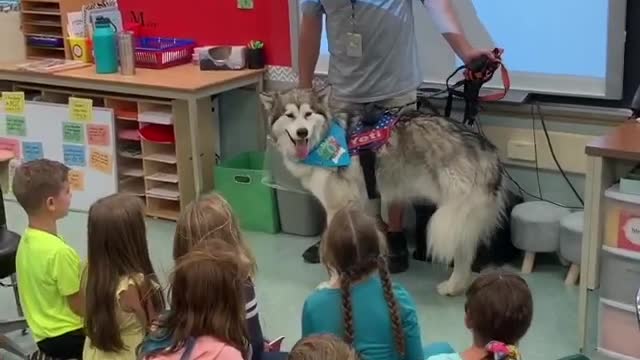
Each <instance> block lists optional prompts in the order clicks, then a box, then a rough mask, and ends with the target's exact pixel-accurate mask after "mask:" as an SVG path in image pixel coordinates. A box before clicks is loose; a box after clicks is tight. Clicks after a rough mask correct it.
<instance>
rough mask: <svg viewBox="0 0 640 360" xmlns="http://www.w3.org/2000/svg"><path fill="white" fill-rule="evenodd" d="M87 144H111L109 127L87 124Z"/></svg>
mask: <svg viewBox="0 0 640 360" xmlns="http://www.w3.org/2000/svg"><path fill="white" fill-rule="evenodd" d="M87 142H88V143H89V145H98V146H109V144H110V143H111V134H110V133H109V125H101V124H87Z"/></svg>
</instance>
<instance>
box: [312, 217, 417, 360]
mask: <svg viewBox="0 0 640 360" xmlns="http://www.w3.org/2000/svg"><path fill="white" fill-rule="evenodd" d="M376 225H377V224H376V221H375V219H373V218H371V217H369V216H367V215H365V213H364V212H363V211H360V210H358V209H355V208H353V207H347V208H345V209H342V210H340V211H338V212H337V213H336V214H335V216H334V218H333V220H332V221H331V223H330V224H329V227H328V229H327V231H326V233H325V236H324V238H323V240H322V242H321V245H320V255H321V260H322V263H323V264H324V266H325V267H326V268H327V270H328V272H329V274H331V275H332V276H331V278H332V280H331V281H330V282H329V284H328V287H326V288H323V289H317V290H316V291H315V292H314V293H313V294H311V295H310V296H309V297H308V298H307V300H306V301H305V304H304V308H303V311H302V337H303V338H304V337H306V336H309V335H314V334H326V333H330V334H335V335H337V336H340V337H342V338H344V339H345V341H346V342H347V343H348V344H350V345H353V347H354V348H355V349H356V351H357V352H358V354H359V355H360V357H361V358H362V359H364V360H395V359H403V360H423V358H424V356H423V351H422V340H421V338H420V325H419V324H418V315H417V313H416V308H415V305H414V302H413V300H412V298H411V296H410V295H409V293H408V292H407V290H405V289H404V288H403V287H401V286H400V285H397V284H394V283H392V281H391V276H390V275H389V270H388V268H387V259H386V255H387V249H386V246H385V241H384V236H383V235H382V234H381V232H380V231H379V230H378V229H377V227H376Z"/></svg>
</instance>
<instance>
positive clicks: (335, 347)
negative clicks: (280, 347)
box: [288, 335, 358, 360]
mask: <svg viewBox="0 0 640 360" xmlns="http://www.w3.org/2000/svg"><path fill="white" fill-rule="evenodd" d="M288 360H358V355H357V354H356V352H355V350H354V349H353V348H352V347H351V346H349V345H347V343H345V342H344V341H342V339H340V338H338V337H336V336H335V335H315V336H309V337H307V338H304V339H301V340H299V341H298V342H297V343H296V344H295V345H294V346H293V349H291V352H290V353H289V357H288Z"/></svg>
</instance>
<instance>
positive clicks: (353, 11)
mask: <svg viewBox="0 0 640 360" xmlns="http://www.w3.org/2000/svg"><path fill="white" fill-rule="evenodd" d="M357 1H358V0H351V23H353V24H355V23H356V2H357Z"/></svg>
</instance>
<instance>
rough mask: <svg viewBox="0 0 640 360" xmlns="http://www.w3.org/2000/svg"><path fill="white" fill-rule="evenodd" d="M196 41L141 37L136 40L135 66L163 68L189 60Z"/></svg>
mask: <svg viewBox="0 0 640 360" xmlns="http://www.w3.org/2000/svg"><path fill="white" fill-rule="evenodd" d="M195 46H196V42H195V41H192V40H181V39H169V38H157V37H156V38H154V37H142V38H138V39H137V40H136V66H138V67H142V68H149V69H164V68H168V67H171V66H176V65H182V64H186V63H188V62H191V59H192V57H193V49H194V48H195Z"/></svg>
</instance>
